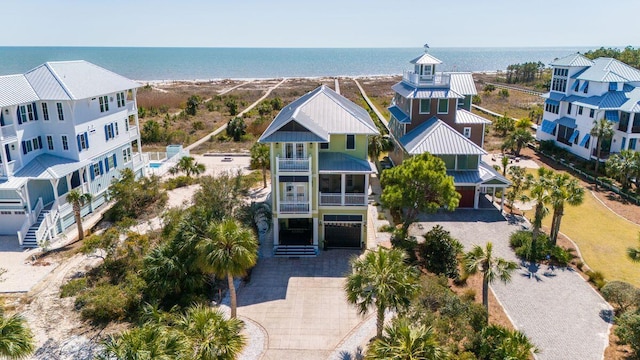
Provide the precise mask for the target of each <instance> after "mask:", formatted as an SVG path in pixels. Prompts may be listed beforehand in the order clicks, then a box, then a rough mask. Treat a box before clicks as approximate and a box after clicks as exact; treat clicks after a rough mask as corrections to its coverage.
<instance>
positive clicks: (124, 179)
mask: <svg viewBox="0 0 640 360" xmlns="http://www.w3.org/2000/svg"><path fill="white" fill-rule="evenodd" d="M120 174H121V177H120V179H114V180H113V182H112V183H111V185H110V186H109V190H108V196H109V199H111V200H114V201H115V204H114V206H113V207H112V208H111V209H109V210H108V211H107V213H106V214H105V217H106V218H107V219H109V220H111V221H118V220H121V219H123V218H125V217H129V218H137V217H138V216H140V215H142V214H143V213H146V212H148V210H150V209H151V208H152V207H156V208H162V207H163V206H164V204H165V203H166V202H167V199H168V196H167V193H166V192H165V191H163V190H162V189H161V186H160V178H159V177H157V176H149V177H142V178H140V179H136V178H135V175H134V173H133V171H132V170H131V169H124V170H122V172H121V173H120Z"/></svg>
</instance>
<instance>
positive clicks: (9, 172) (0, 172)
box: [0, 149, 16, 177]
mask: <svg viewBox="0 0 640 360" xmlns="http://www.w3.org/2000/svg"><path fill="white" fill-rule="evenodd" d="M0 150H1V149H0ZM15 165H16V161H15V160H11V161H9V162H8V163H7V171H5V169H4V164H3V163H1V162H0V177H9V176H10V175H13V169H14V168H15Z"/></svg>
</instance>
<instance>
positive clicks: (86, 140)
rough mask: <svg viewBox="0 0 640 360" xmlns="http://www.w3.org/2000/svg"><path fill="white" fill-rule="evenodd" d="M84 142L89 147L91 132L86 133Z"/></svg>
mask: <svg viewBox="0 0 640 360" xmlns="http://www.w3.org/2000/svg"><path fill="white" fill-rule="evenodd" d="M84 143H85V144H86V145H87V149H88V148H89V134H87V133H84Z"/></svg>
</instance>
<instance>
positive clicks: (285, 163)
mask: <svg viewBox="0 0 640 360" xmlns="http://www.w3.org/2000/svg"><path fill="white" fill-rule="evenodd" d="M276 159H277V162H276V172H311V157H308V158H306V159H283V158H280V157H279V156H278V157H277V158H276Z"/></svg>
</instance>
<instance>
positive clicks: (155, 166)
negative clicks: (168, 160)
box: [149, 162, 162, 169]
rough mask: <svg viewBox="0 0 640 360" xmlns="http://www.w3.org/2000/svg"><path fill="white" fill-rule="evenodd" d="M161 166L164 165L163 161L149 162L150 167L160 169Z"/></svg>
mask: <svg viewBox="0 0 640 360" xmlns="http://www.w3.org/2000/svg"><path fill="white" fill-rule="evenodd" d="M160 166H162V163H155V162H152V163H149V167H150V168H152V169H158V168H160Z"/></svg>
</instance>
